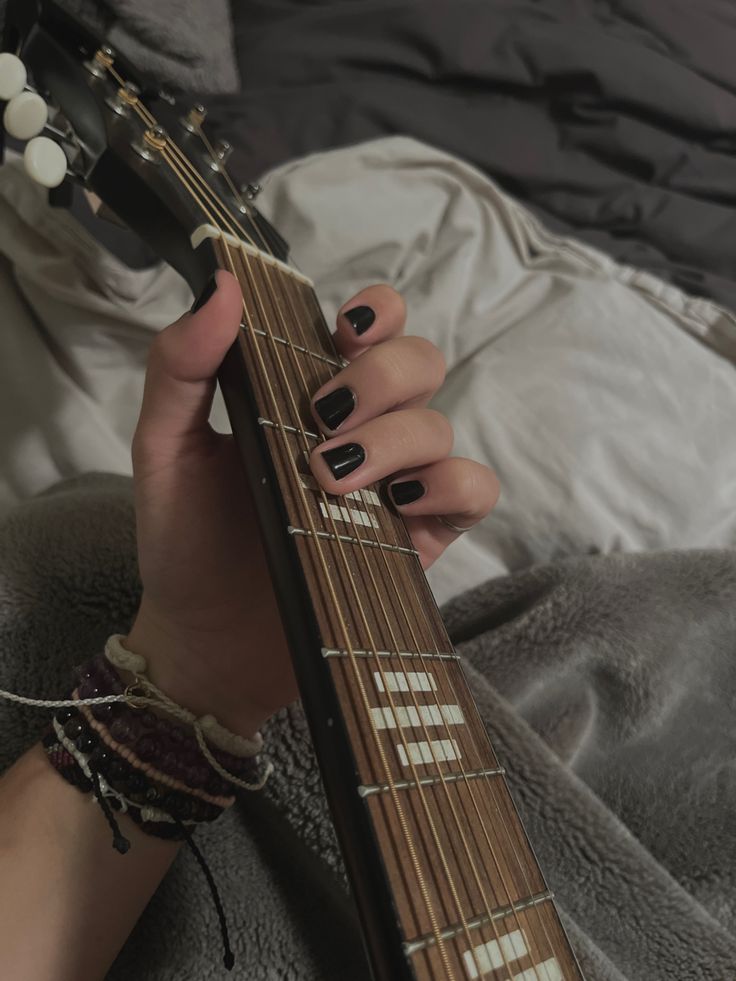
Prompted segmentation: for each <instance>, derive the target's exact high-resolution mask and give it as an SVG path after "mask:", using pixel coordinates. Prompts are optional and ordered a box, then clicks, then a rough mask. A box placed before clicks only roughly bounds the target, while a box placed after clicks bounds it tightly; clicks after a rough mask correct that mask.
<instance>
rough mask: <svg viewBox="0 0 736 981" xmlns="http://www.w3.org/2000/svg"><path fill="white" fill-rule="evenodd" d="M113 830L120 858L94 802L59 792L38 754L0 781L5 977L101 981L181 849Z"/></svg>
mask: <svg viewBox="0 0 736 981" xmlns="http://www.w3.org/2000/svg"><path fill="white" fill-rule="evenodd" d="M118 820H119V823H120V827H121V830H122V831H123V833H124V834H125V836H126V837H127V838H128V839H129V841H130V842H131V848H130V850H129V851H128V852H127V854H125V855H120V854H119V853H118V852H117V851H115V850H114V849H113V847H112V835H111V831H110V828H109V826H108V825H107V823H106V821H105V818H104V816H103V814H102V812H101V810H100V808H99V806H98V804H97V803H96V801H95V800H94V798H93V797H92V795H91V794H83V793H80V792H79V791H78V790H77V789H76V788H75V787H72V786H71V785H70V784H68V783H66V781H65V780H63V779H62V777H61V776H60V775H59V774H58V773H57V772H56V771H55V770H54V769H53V768H52V767H51V765H50V764H49V763H48V761H47V760H46V758H45V753H44V750H43V747H42V746H41V745H40V744H37V745H36V746H34V747H33V748H32V749H30V750H29V751H28V752H27V753H26V754H25V755H24V756H22V757H21V759H20V760H18V762H17V763H16V764H15V765H14V766H13V767H12V768H11V769H10V770H8V772H7V773H6V774H4V776H3V777H2V778H1V779H0V869H2V876H1V877H0V951H2V954H1V955H0V957H1V959H2V974H3V977H8V978H23V981H97V979H101V978H103V977H104V975H105V973H106V971H107V969H108V968H109V966H110V964H111V963H112V961H113V960H114V958H115V956H116V954H117V952H118V951H119V950H120V948H121V947H122V945H123V943H124V942H125V940H126V938H127V936H128V934H129V933H130V931H131V930H132V928H133V926H134V924H135V922H136V920H137V919H138V917H139V916H140V914H141V913H142V911H143V909H144V908H145V906H146V904H147V903H148V901H149V899H150V898H151V896H152V895H153V893H154V891H155V890H156V888H157V886H158V884H159V883H160V881H161V879H162V878H163V876H164V875H165V873H166V871H167V870H168V868H169V866H170V865H171V863H172V861H173V859H174V857H175V856H176V853H177V851H178V848H179V844H178V843H176V842H169V841H164V840H162V839H160V838H155V837H152V836H150V835H147V834H145V833H144V832H143V831H141V829H140V828H139V827H138V826H137V825H136V824H135V823H134V822H133V821H131V820H130V819H128V818H126V817H125V816H124V815H118Z"/></svg>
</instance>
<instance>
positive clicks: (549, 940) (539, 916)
mask: <svg viewBox="0 0 736 981" xmlns="http://www.w3.org/2000/svg"><path fill="white" fill-rule="evenodd" d="M418 561H419V560H418V559H417V562H418ZM408 578H409V582H410V584H411V587H412V589H413V591H414V596H415V599H416V601H417V603H419V602H421V598H420V596H419V594H418V592H417V588H416V583H415V581H414V579H413V577H411V576H409V577H408ZM433 646H434V648H435V653H439V651H438V650H437V643H436V641H433ZM443 667H444V669H445V672H447V670H448V669H447V666H446V665H445V664H444V663H443ZM461 670H462V669H461ZM472 706H473V711H474V713H475V714H476V716H477V721H478V722H479V724H480V725H483V721H482V719H481V717H480V714H479V713H477V711H476V707H475V702H472ZM478 762H479V769H481V770H482V769H485V768H484V767H483V763H482V758H481V757H480V755H479V757H478ZM499 776H500V777H501V780H502V781H503V784H504V786H505V778H504V777H503V776H502V775H499ZM481 779H483V780H484V782H485V784H486V787H487V791H488V794H487V797H486V805H487V807H488V808H489V817H490V805H491V802H492V801H493V802H494V804H495V806H496V807H497V808H498V806H499V805H498V803H496V799H495V798H494V791H495V790H496V786H495V784H494V783H493V782H492V781H491V778H490V777H489V776H488V774H484V775H483V776H482V778H481ZM495 779H496V780H497V779H498V777H496V778H495ZM506 792H507V794H508V800H509V801H510V803H511V807H512V808H513V807H514V803H513V798H512V797H511V795H510V793H509V791H508V789H507V788H506ZM471 798H472V799H473V804H474V807H475V809H476V813H477V814H478V818H479V820H480V823H481V828H482V829H483V832H484V835H485V838H486V842H487V844H488V847H489V849H490V851H491V854H492V856H493V859H494V862H495V863H496V865H497V867H498V869H499V874H501V868H500V865H499V862H498V859H497V858H496V856H495V852H494V849H493V845H492V844H491V842H490V840H489V838H488V833H487V830H486V826H485V824H484V823H483V820H482V818H481V815H480V813H479V811H478V804H477V802H476V800H475V798H474V797H473V795H472V794H471ZM481 800H482V797H481ZM517 817H518V814H517ZM501 824H502V826H503V829H504V831H505V833H506V838H507V840H508V843H509V845H510V846H511V852H512V854H513V858H514V862H515V864H516V865H518V867H519V870H520V871H521V875H522V878H523V881H524V890H525V892H526V894H527V896H529V897H531V896H532V895H533V887H532V884H531V882H530V880H529V876H528V874H527V869H526V866H525V864H524V862H523V861H522V859H521V858H520V857H519V854H518V852H517V850H516V845H515V844H514V838H513V835H512V834H511V833H510V832H509V830H508V827H507V825H506V822H505V821H504V819H503V818H502V820H501ZM523 833H524V832H523V828H522V834H523ZM529 851H530V854H531V855H532V858H533V860H534V861H535V864H537V868H538V871H539V874H540V876H541V877H542V882H543V884H544V886H546V885H547V883H546V880H545V879H544V876H542V873H541V869H539V866H538V863H536V859H535V858H534V855H533V852H531V848H530V849H529ZM509 864H510V863H509ZM502 881H504V880H503V877H502ZM504 884H505V883H504ZM505 889H506V894H507V896H508V898H509V905H510V906H511V909H512V915H513V917H514V919H515V921H516V926H517V928H518V929H519V930H520V931H522V935H523V930H522V925H521V922H520V920H519V914H518V911H516V910H514V905H513V902H512V900H511V895H510V892H509V889H508V886H506V885H505ZM533 911H536V914H537V920H538V921H539V924H540V925H541V927H542V933H543V934H544V940H545V942H546V945H547V947H548V949H549V950H550V951H551V953H552V954H554V953H555V945H554V943H553V941H552V938H551V937H550V935H549V932H548V930H547V927H546V924H545V920H544V917H543V915H542V910H541V908H540V907H539V906H533V907H532V908H531V909H530V910H528V912H527V913H526V916H527V917H528V919H529V920H530V921H531V917H532V913H533ZM528 929H529V932H530V933H531V936H532V938H534V929H533V923H531V922H529V925H528ZM537 943H539V941H538V939H537ZM532 967H533V969H534V976H535V978H536V979H537V981H539V975H538V973H537V966H536V964H533V965H532ZM546 973H547V972H546V969H545V975H546Z"/></svg>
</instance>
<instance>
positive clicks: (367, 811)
mask: <svg viewBox="0 0 736 981" xmlns="http://www.w3.org/2000/svg"><path fill="white" fill-rule="evenodd" d="M205 239H206V240H207V241H208V243H209V245H210V246H211V247H213V248H214V250H215V253H216V256H217V260H218V262H219V264H220V266H221V267H222V268H223V269H227V270H228V271H230V272H232V273H233V274H234V275H235V276H236V277H237V278H238V280H239V282H240V285H241V288H242V293H243V320H242V324H241V330H240V334H239V338H238V341H237V343H236V345H235V346H234V347H233V349H232V350H231V351H230V353H229V355H228V357H227V359H226V361H225V364H224V365H223V369H222V371H221V375H220V383H221V387H222V390H223V394H224V397H225V401H226V405H227V408H228V413H229V416H230V419H231V422H232V424H233V431H234V433H235V436H236V439H237V441H238V443H239V445H240V447H241V452H242V454H243V458H244V462H245V465H246V470H247V472H248V474H249V478H250V481H251V488H252V490H253V493H254V496H255V498H256V504H257V507H258V510H259V514H260V517H261V521H262V524H263V526H264V530H265V532H266V545H267V550H268V551H269V560H270V563H271V572H272V575H273V579H274V584H275V587H276V589H277V594H278V596H279V602H280V604H281V608H282V614H283V616H284V621H285V625H286V627H287V634H288V635H289V639H290V643H291V648H292V652H293V655H294V659H295V668H296V671H297V677H298V680H299V684H300V689H301V693H302V698H303V704H304V708H305V712H306V715H307V718H308V720H309V723H310V729H311V733H312V736H313V741H314V744H315V749H316V752H317V756H318V759H319V762H320V766H321V771H322V776H323V780H324V784H325V788H326V791H327V796H328V800H329V802H330V805H331V808H332V812H333V817H334V820H335V826H336V830H337V833H338V837H339V839H340V842H341V845H342V848H343V853H344V855H345V858H346V864H347V866H348V871H349V874H350V880H351V884H352V887H353V891H354V893H355V898H356V901H357V904H358V907H359V911H360V914H361V918H362V920H363V923H364V928H365V936H366V947H367V953H368V957H369V961H370V963H371V966H372V970H373V974H374V976H375V978H376V979H380V981H397V979H410V978H411V979H416V981H439V979H442V981H460V979H474V978H485V979H494V981H512V979H513V981H563V979H564V981H577V979H581V978H582V974H581V972H580V969H579V967H578V966H577V964H576V961H575V957H574V955H573V953H572V950H571V948H570V945H569V942H568V940H567V937H566V936H565V933H564V931H563V929H562V926H561V924H560V921H559V917H558V914H557V911H556V909H555V906H554V902H553V896H552V893H551V892H550V890H549V889H548V887H547V885H546V883H545V880H544V878H543V876H542V873H541V871H540V869H539V866H538V864H537V861H536V859H535V857H534V854H533V852H532V849H531V847H530V844H529V842H528V840H527V837H526V835H525V833H524V830H523V828H522V825H521V822H520V820H519V817H518V814H517V812H516V809H515V807H514V804H513V802H512V799H511V796H510V794H509V791H508V788H507V785H506V782H505V779H504V769H503V767H502V766H501V765H500V764H499V761H498V759H497V758H496V756H495V754H494V752H493V748H492V747H491V744H490V741H489V739H488V736H487V734H486V731H485V727H484V725H483V722H482V720H481V718H480V715H479V713H478V710H477V708H476V706H475V704H474V701H473V698H472V696H471V694H470V691H469V688H468V685H467V682H466V680H465V677H464V674H463V669H462V665H461V662H460V658H459V657H458V655H457V653H456V652H455V650H454V649H453V647H452V644H451V643H450V640H449V637H448V635H447V631H446V630H445V627H444V624H443V622H442V619H441V617H440V614H439V611H438V609H437V605H436V603H435V601H434V597H433V595H432V592H431V590H430V587H429V584H428V583H427V579H426V577H425V575H424V572H423V570H422V567H421V563H420V560H419V556H418V553H417V551H416V549H415V548H414V547H413V545H412V541H411V539H410V537H409V534H408V532H407V530H406V527H405V525H404V523H403V520H402V519H401V517H400V516H399V515H397V514H396V512H395V511H394V510H393V509H392V507H391V504H390V502H389V500H388V499H387V497H386V496H385V492H384V490H383V489H382V488H381V487H380V486H379V485H374V486H371V487H368V488H365V489H363V490H359V491H354V492H352V493H350V494H347V495H345V496H342V497H336V496H332V495H329V494H327V493H325V492H324V491H322V489H321V488H320V487H319V485H318V484H317V483H316V481H315V480H314V478H313V477H312V476H311V473H310V470H309V466H308V458H309V454H310V453H311V451H312V450H313V449H314V447H315V446H317V445H318V444H319V443H321V442H322V441H323V439H324V437H323V436H322V435H321V434H319V433H317V432H316V431H315V428H314V423H313V421H312V416H311V414H310V411H309V399H310V394H311V393H313V392H314V391H315V390H316V389H317V388H319V387H320V386H321V385H322V384H323V383H324V382H325V381H327V380H328V379H329V378H331V377H332V376H333V375H334V374H335V373H336V372H337V371H339V370H340V368H341V367H342V366H343V362H342V361H341V359H340V358H339V356H338V354H337V353H336V351H335V348H334V345H333V343H332V339H331V337H330V332H329V329H328V327H327V325H326V323H325V320H324V317H323V316H322V313H321V311H320V307H319V303H318V301H317V298H316V296H315V293H314V290H313V288H312V284H311V282H310V281H309V280H308V279H306V278H305V277H304V276H302V275H300V274H299V273H298V272H296V271H295V270H294V269H292V268H291V267H289V266H286V265H285V264H283V263H281V262H280V261H278V260H276V259H274V258H272V257H270V256H267V255H265V254H264V253H263V252H260V251H259V250H257V249H254V248H251V247H249V246H247V245H243V244H242V243H241V242H239V241H237V240H235V239H234V238H232V237H231V236H226V235H222V234H220V233H219V232H218V231H217V230H216V229H214V228H209V227H203V229H201V230H200V232H199V233H198V235H197V238H196V240H195V244H198V242H199V241H201V240H205Z"/></svg>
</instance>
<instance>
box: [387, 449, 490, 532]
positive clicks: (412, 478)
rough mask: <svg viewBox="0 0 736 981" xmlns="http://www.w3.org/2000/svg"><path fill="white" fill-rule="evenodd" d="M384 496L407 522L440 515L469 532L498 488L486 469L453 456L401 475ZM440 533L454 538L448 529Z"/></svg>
mask: <svg viewBox="0 0 736 981" xmlns="http://www.w3.org/2000/svg"><path fill="white" fill-rule="evenodd" d="M388 493H389V496H390V497H391V500H392V501H393V502H394V504H395V505H396V509H397V511H399V513H400V514H402V515H404V516H405V517H407V518H409V517H412V518H415V517H420V516H424V515H433V516H435V515H441V516H442V517H444V518H447V519H448V521H451V522H452V524H454V525H457V526H458V527H460V528H469V527H471V526H472V525H474V524H476V523H477V522H478V521H481V520H482V519H483V518H485V517H486V515H487V514H489V512H490V511H492V510H493V508H494V507H495V506H496V503H497V501H498V498H499V494H500V486H499V483H498V478H497V477H496V475H495V474H494V473H493V471H492V470H489V469H488V467H485V466H483V464H481V463H477V462H476V461H475V460H466V459H465V458H464V457H459V456H456V457H449V458H447V459H444V460H440V461H438V462H437V463H433V464H431V465H429V466H425V467H420V468H415V469H413V470H409V471H404V472H402V473H401V475H400V476H397V477H396V478H395V479H394V480H392V481H391V483H390V484H389V485H388ZM437 527H438V528H440V529H442V528H443V526H442V525H440V524H438V525H437ZM435 530H436V529H435ZM444 530H445V531H446V532H447V534H448V535H450V536H452V535H453V534H457V532H453V531H452V529H450V528H446V527H445V529H444Z"/></svg>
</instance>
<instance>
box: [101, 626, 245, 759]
mask: <svg viewBox="0 0 736 981" xmlns="http://www.w3.org/2000/svg"><path fill="white" fill-rule="evenodd" d="M122 639H123V634H112V635H111V636H110V637H109V638H108V640H107V643H106V644H105V657H106V658H107V660H108V661H109V662H110V664H112V665H114V666H115V667H116V668H122V669H123V670H127V671H130V672H131V673H132V674H134V675H135V676H136V677H135V683H134V686H135V687H141V688H143V690H144V691H146V692H147V693H148V695H149V698H151V699H153V700H154V702H155V703H157V704H158V705H160V707H161V708H165V709H166V710H167V711H168V712H169V713H170V714H171V715H172V716H173V717H174V718H175V719H180V720H181V721H182V722H187V723H189V724H190V725H193V726H194V727H195V731H196V730H197V728H199V729H201V731H202V733H203V734H206V737H207V739H208V740H209V742H211V743H212V744H213V745H215V746H217V747H218V748H219V749H224V750H225V751H226V752H228V753H232V754H233V756H257V755H258V754H259V753H260V752H261V749H262V748H263V738H262V736H261V734H260V733H256V735H255V736H254V737H253V738H252V739H246V737H245V736H239V735H237V734H236V733H234V732H230V731H229V730H228V729H225V728H224V726H221V725H220V723H219V722H218V721H217V719H216V718H215V717H214V716H213V715H203V716H202V717H201V718H199V719H198V718H197V716H196V715H194V713H193V712H189V711H188V710H187V709H185V708H183V707H182V706H181V705H177V704H176V702H174V701H173V700H172V699H170V698H169V697H168V695H166V694H164V692H162V691H161V689H160V688H157V687H156V685H154V684H153V682H152V681H150V680H149V679H148V678H146V677H145V675H146V672H147V671H148V663H147V662H146V659H145V658H144V657H143V655H142V654H135V653H133V651H129V650H127V648H125V647H123V645H122ZM134 686H129V687H134Z"/></svg>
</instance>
